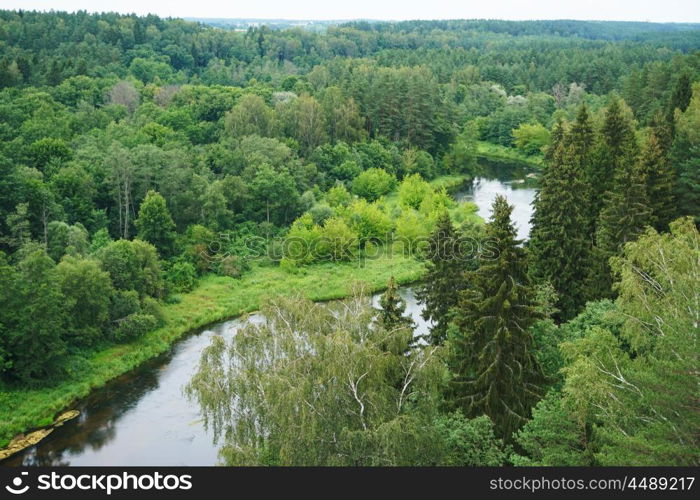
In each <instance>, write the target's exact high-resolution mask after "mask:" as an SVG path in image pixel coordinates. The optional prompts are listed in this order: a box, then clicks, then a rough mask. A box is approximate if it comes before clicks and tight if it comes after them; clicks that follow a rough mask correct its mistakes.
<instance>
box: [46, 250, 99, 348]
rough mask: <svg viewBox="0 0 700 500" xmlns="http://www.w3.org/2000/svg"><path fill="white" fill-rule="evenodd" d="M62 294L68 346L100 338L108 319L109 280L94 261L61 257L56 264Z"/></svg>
mask: <svg viewBox="0 0 700 500" xmlns="http://www.w3.org/2000/svg"><path fill="white" fill-rule="evenodd" d="M56 274H57V279H58V283H59V286H60V287H61V292H62V294H63V297H64V301H63V309H64V311H65V313H66V326H65V332H64V333H63V334H62V335H63V336H64V338H66V339H67V340H68V341H69V342H70V344H71V345H79V346H89V345H91V344H94V343H96V342H98V341H99V340H101V339H102V338H103V336H104V331H105V329H106V328H107V322H108V320H109V305H110V297H111V296H112V293H113V289H112V282H111V280H110V277H109V274H108V273H106V272H105V271H103V270H102V269H101V268H100V263H99V262H97V261H95V260H87V259H78V258H75V257H65V258H64V259H63V260H62V261H61V262H60V263H59V264H58V266H56Z"/></svg>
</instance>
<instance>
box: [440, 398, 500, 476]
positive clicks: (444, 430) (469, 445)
mask: <svg viewBox="0 0 700 500" xmlns="http://www.w3.org/2000/svg"><path fill="white" fill-rule="evenodd" d="M435 430H436V433H437V436H438V439H439V440H440V442H441V444H442V446H443V447H444V456H443V458H442V460H441V462H440V465H448V466H458V467H496V466H501V465H504V464H505V462H506V460H507V454H506V452H505V449H504V445H503V441H502V440H501V439H499V438H497V437H496V435H495V433H494V429H493V422H491V419H489V417H487V416H485V415H482V416H480V417H476V418H473V419H471V420H470V419H467V418H465V417H464V415H463V414H462V413H460V412H454V413H449V414H447V415H440V416H439V417H438V418H437V419H436V421H435Z"/></svg>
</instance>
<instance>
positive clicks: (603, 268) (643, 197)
mask: <svg viewBox="0 0 700 500" xmlns="http://www.w3.org/2000/svg"><path fill="white" fill-rule="evenodd" d="M601 145H602V146H601V149H600V151H601V153H602V155H601V156H600V157H599V158H598V160H599V161H601V162H602V163H604V164H606V165H608V167H607V169H608V170H609V172H607V174H606V175H612V179H600V178H599V181H600V182H601V184H598V185H595V184H594V185H593V188H594V189H601V187H604V186H606V190H605V192H604V194H603V196H602V200H601V202H602V207H601V210H600V212H599V214H598V218H597V222H596V232H595V247H594V249H593V251H592V258H591V260H590V263H589V269H588V277H587V279H586V287H585V288H586V299H587V300H596V299H599V298H602V297H610V296H612V277H611V274H610V266H609V262H608V261H609V259H610V257H612V256H614V255H616V254H617V253H618V252H619V251H620V249H621V247H622V246H623V245H624V244H625V243H626V242H628V241H632V240H634V239H635V238H636V236H637V235H638V234H639V233H640V232H641V231H642V230H643V229H644V227H645V226H646V225H647V224H649V223H650V222H651V219H650V209H649V199H648V196H647V179H646V175H645V174H644V169H643V168H642V165H641V162H640V159H639V151H638V147H637V143H636V139H635V136H634V128H633V125H632V123H631V121H630V120H629V119H628V118H627V117H626V116H625V115H624V114H623V112H622V106H621V104H620V101H619V100H618V99H613V100H612V102H611V103H610V105H609V106H608V109H607V112H606V114H605V122H604V124H603V127H602V130H601Z"/></svg>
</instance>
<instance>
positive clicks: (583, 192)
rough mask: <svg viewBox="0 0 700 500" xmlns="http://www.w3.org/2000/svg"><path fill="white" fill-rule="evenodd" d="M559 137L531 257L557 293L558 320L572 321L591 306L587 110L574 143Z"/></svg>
mask: <svg viewBox="0 0 700 500" xmlns="http://www.w3.org/2000/svg"><path fill="white" fill-rule="evenodd" d="M557 127H561V124H559V125H557ZM553 135H554V136H555V137H557V136H559V137H561V139H560V140H559V144H556V143H553V144H552V148H554V149H556V150H557V152H554V153H553V154H551V155H549V160H548V162H547V165H546V167H545V169H544V172H543V174H542V178H541V180H540V186H539V191H538V193H537V195H536V196H535V201H534V209H535V211H534V214H533V216H532V229H531V231H530V241H529V244H528V251H529V254H530V264H531V269H530V270H531V275H532V277H533V278H534V279H535V280H536V281H538V282H544V283H550V284H551V285H552V286H553V287H554V290H555V291H556V292H557V296H558V303H557V307H558V309H559V313H558V317H559V319H561V320H567V319H570V318H572V317H573V316H575V315H576V314H577V313H578V312H579V311H580V310H581V308H582V307H583V305H584V304H585V297H584V293H583V292H584V283H585V279H586V271H585V269H586V267H585V263H586V262H587V259H588V257H589V253H590V248H591V237H590V235H589V223H588V220H589V219H588V217H589V215H590V214H589V203H588V202H589V199H588V198H589V196H588V189H587V186H586V183H585V180H584V170H583V168H582V166H581V165H582V164H583V163H584V162H585V158H586V156H587V151H588V150H589V149H590V146H591V142H590V141H591V140H592V131H591V130H590V124H589V123H588V115H587V113H586V110H585V108H582V113H579V119H577V122H576V123H575V124H574V126H572V128H571V132H570V133H569V134H568V137H564V135H563V134H557V133H555V134H553ZM567 142H568V143H569V147H568V148H567V149H566V150H565V143H567Z"/></svg>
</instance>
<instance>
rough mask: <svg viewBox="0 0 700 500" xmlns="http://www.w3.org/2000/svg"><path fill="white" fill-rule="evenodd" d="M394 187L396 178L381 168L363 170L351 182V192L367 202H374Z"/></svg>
mask: <svg viewBox="0 0 700 500" xmlns="http://www.w3.org/2000/svg"><path fill="white" fill-rule="evenodd" d="M395 185H396V177H394V176H393V175H392V174H389V173H388V172H386V171H385V170H382V169H381V168H370V169H368V170H365V171H364V172H362V173H361V174H360V175H358V176H357V177H355V180H353V181H352V192H353V193H355V194H356V195H358V196H361V197H363V198H364V199H366V200H367V201H375V200H377V199H379V197H381V196H383V195H385V194H387V193H389V192H390V191H391V190H392V189H394V186H395Z"/></svg>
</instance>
